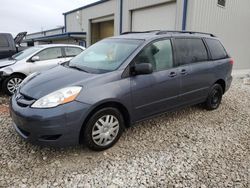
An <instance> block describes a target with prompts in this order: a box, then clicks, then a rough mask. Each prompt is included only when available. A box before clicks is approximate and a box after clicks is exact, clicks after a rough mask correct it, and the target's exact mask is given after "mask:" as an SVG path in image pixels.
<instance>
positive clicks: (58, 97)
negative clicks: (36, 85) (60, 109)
mask: <svg viewBox="0 0 250 188" xmlns="http://www.w3.org/2000/svg"><path fill="white" fill-rule="evenodd" d="M81 89H82V87H80V86H72V87H67V88H63V89H59V90H57V91H55V92H53V93H50V94H48V95H46V96H44V97H42V98H40V99H38V100H37V101H36V102H35V103H34V104H32V106H31V107H32V108H53V107H56V106H58V105H61V104H65V103H69V102H71V101H74V100H75V98H76V97H77V96H78V94H79V93H80V91H81Z"/></svg>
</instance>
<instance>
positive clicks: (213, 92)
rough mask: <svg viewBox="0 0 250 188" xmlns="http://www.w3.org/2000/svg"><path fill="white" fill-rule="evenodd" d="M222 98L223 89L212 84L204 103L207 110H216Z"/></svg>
mask: <svg viewBox="0 0 250 188" xmlns="http://www.w3.org/2000/svg"><path fill="white" fill-rule="evenodd" d="M222 96H223V89H222V87H221V85H219V84H214V85H213V86H212V87H211V89H210V91H209V94H208V98H207V100H206V102H205V103H204V105H205V108H206V109H207V110H216V109H217V108H219V106H220V103H221V100H222Z"/></svg>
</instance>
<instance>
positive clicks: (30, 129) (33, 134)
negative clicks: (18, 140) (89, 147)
mask: <svg viewBox="0 0 250 188" xmlns="http://www.w3.org/2000/svg"><path fill="white" fill-rule="evenodd" d="M15 96H16V95H13V97H12V98H11V102H10V115H11V118H12V120H13V126H14V128H15V130H16V132H17V133H18V134H19V135H20V136H21V137H22V138H23V139H25V140H27V141H29V142H31V143H33V144H37V145H42V146H52V147H65V146H73V145H78V144H79V136H80V131H81V127H82V125H83V122H84V120H85V118H86V116H87V113H88V110H89V107H90V105H88V104H85V103H81V102H77V101H74V102H70V103H68V104H65V105H61V106H58V107H55V108H50V109H34V108H31V107H30V106H27V107H22V106H20V105H19V104H18V103H17V101H16V99H15Z"/></svg>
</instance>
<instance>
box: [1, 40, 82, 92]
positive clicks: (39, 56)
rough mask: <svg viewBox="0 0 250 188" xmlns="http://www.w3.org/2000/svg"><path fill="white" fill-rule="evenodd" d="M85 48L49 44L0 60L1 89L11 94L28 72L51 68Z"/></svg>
mask: <svg viewBox="0 0 250 188" xmlns="http://www.w3.org/2000/svg"><path fill="white" fill-rule="evenodd" d="M84 49H85V48H83V47H81V46H77V45H67V44H65V45H64V44H49V45H39V46H34V47H31V48H28V49H26V50H24V51H22V52H19V53H17V54H15V55H13V56H12V57H11V58H7V59H2V60H0V82H2V84H1V85H2V90H3V91H4V92H5V93H6V94H8V95H12V94H13V93H14V92H15V91H16V89H17V88H18V87H19V85H20V84H21V82H22V81H23V79H24V78H25V77H26V76H28V75H29V74H31V73H33V72H37V71H43V70H46V69H50V68H53V67H55V66H57V65H58V64H61V63H64V62H66V61H69V60H70V59H71V58H72V57H74V56H76V55H78V54H80V53H81V52H82V51H83V50H84Z"/></svg>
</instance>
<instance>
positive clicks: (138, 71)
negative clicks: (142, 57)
mask: <svg viewBox="0 0 250 188" xmlns="http://www.w3.org/2000/svg"><path fill="white" fill-rule="evenodd" d="M152 72H153V66H152V64H150V63H139V64H135V65H134V66H133V67H131V73H132V75H142V74H151V73H152Z"/></svg>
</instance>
